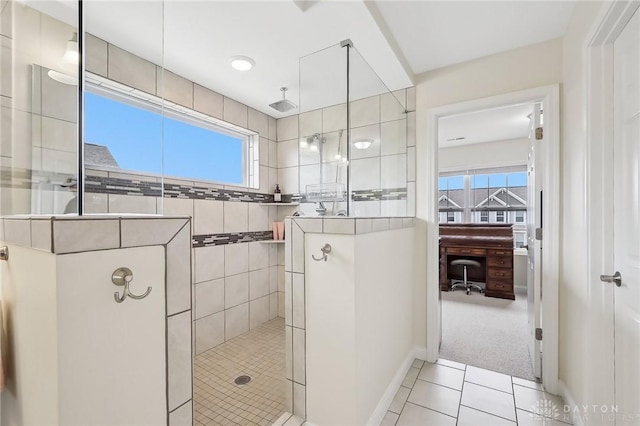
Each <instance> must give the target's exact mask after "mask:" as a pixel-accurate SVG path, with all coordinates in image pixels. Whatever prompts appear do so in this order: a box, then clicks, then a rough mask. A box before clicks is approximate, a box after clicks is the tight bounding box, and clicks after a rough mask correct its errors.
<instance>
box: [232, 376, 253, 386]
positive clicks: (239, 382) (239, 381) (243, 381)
mask: <svg viewBox="0 0 640 426" xmlns="http://www.w3.org/2000/svg"><path fill="white" fill-rule="evenodd" d="M250 381H251V377H249V376H238V377H236V380H234V382H235V384H236V385H246V384H247V383H249V382H250Z"/></svg>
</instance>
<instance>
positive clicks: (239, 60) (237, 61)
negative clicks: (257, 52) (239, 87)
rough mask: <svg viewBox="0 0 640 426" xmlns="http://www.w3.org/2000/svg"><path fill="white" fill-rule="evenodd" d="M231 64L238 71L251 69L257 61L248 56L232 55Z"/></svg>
mask: <svg viewBox="0 0 640 426" xmlns="http://www.w3.org/2000/svg"><path fill="white" fill-rule="evenodd" d="M229 62H231V66H232V67H233V68H234V69H236V70H238V71H249V70H250V69H251V68H253V66H254V65H255V64H256V62H255V61H254V60H253V59H251V58H250V57H248V56H232V57H230V58H229Z"/></svg>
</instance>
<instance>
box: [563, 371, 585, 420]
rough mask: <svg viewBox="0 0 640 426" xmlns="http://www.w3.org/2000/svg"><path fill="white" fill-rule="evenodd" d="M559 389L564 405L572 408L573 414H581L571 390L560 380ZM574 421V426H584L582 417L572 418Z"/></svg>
mask: <svg viewBox="0 0 640 426" xmlns="http://www.w3.org/2000/svg"><path fill="white" fill-rule="evenodd" d="M558 387H559V388H560V389H559V390H560V396H562V399H564V403H565V404H566V405H568V406H569V407H570V408H571V412H572V413H580V412H581V411H580V409H579V408H578V406H577V405H576V401H575V400H574V399H573V397H572V396H571V393H570V392H569V389H567V387H566V386H565V384H564V382H563V381H562V380H558ZM572 421H573V425H574V426H584V422H583V421H582V417H581V416H574V417H573V418H572Z"/></svg>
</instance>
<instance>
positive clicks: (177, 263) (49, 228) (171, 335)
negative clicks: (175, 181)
mask: <svg viewBox="0 0 640 426" xmlns="http://www.w3.org/2000/svg"><path fill="white" fill-rule="evenodd" d="M190 221H191V218H189V217H181V216H180V217H167V216H163V217H158V216H148V217H145V216H136V217H121V216H114V215H111V216H109V215H103V216H97V215H96V216H84V217H79V216H34V217H31V216H8V217H2V218H0V241H4V242H7V243H10V244H15V245H18V246H23V247H28V248H32V249H36V250H44V251H47V252H50V253H55V254H57V255H59V254H67V253H81V252H90V251H96V250H103V249H121V248H127V247H144V246H158V245H161V246H165V262H166V274H167V275H166V281H165V289H166V311H165V329H166V330H167V336H166V351H167V358H166V374H167V376H166V392H167V403H168V406H167V418H168V419H169V418H176V417H180V418H181V419H182V418H187V419H189V421H188V423H189V424H190V423H191V421H190V419H191V411H190V410H189V411H185V410H186V409H183V408H182V407H185V406H187V407H191V403H192V400H193V386H192V380H193V371H192V369H193V363H192V359H193V353H192V345H191V344H190V342H192V341H193V336H192V327H191V317H192V313H191V310H192V306H191V300H192V295H191V267H190V265H191V250H190V245H191V244H190V241H191V238H190V236H191V225H190ZM185 256H186V258H187V259H188V261H187V262H185V261H184V258H185Z"/></svg>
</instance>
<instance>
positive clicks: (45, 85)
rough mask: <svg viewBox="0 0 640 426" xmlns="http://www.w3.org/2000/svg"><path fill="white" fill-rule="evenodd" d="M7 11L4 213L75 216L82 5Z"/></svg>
mask: <svg viewBox="0 0 640 426" xmlns="http://www.w3.org/2000/svg"><path fill="white" fill-rule="evenodd" d="M0 7H1V9H0V15H1V19H0V36H1V37H2V53H1V55H0V81H1V84H0V95H1V101H2V102H1V106H0V107H1V111H0V114H1V120H0V138H1V139H0V215H14V214H60V213H65V212H69V213H72V212H75V211H77V197H76V193H77V192H76V191H77V181H76V179H77V173H76V170H77V164H78V154H77V152H78V150H77V142H76V141H77V132H78V125H77V123H78V83H77V81H78V77H77V75H78V54H77V52H78V43H77V33H78V8H77V3H76V2H69V1H47V2H29V3H26V4H25V3H21V2H17V1H8V2H2V5H1V6H0Z"/></svg>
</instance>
